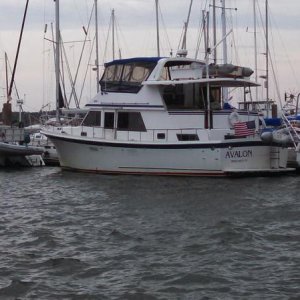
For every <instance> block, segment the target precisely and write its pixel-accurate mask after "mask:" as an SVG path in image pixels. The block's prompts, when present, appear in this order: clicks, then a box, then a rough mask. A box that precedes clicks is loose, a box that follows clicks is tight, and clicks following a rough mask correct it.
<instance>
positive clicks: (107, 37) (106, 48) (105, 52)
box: [103, 17, 112, 61]
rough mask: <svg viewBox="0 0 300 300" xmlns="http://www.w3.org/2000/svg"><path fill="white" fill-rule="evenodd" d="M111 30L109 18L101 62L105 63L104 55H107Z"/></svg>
mask: <svg viewBox="0 0 300 300" xmlns="http://www.w3.org/2000/svg"><path fill="white" fill-rule="evenodd" d="M111 28H112V17H110V21H109V26H108V32H107V36H106V41H105V48H104V53H103V61H106V55H107V51H108V40H109V38H110V34H109V33H110V30H111Z"/></svg>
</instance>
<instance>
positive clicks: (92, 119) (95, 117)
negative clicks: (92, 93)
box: [82, 111, 101, 126]
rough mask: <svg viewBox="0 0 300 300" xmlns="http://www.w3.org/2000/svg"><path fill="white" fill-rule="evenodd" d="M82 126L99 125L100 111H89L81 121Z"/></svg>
mask: <svg viewBox="0 0 300 300" xmlns="http://www.w3.org/2000/svg"><path fill="white" fill-rule="evenodd" d="M82 125H83V126H101V111H90V112H89V113H88V114H87V115H86V117H85V118H84V120H83V122H82Z"/></svg>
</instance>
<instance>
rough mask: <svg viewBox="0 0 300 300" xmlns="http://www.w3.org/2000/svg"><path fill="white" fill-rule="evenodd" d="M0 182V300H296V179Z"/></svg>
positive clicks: (19, 176) (36, 174)
mask: <svg viewBox="0 0 300 300" xmlns="http://www.w3.org/2000/svg"><path fill="white" fill-rule="evenodd" d="M0 185H1V188H0V234H1V239H0V299H1V300H2V299H3V300H13V299H24V300H25V299H47V300H48V299H51V300H52V299H53V300H57V299H67V300H69V299H70V300H71V299H72V300H73V299H75V300H76V299H83V300H89V299H97V300H98V299H104V300H105V299H109V300H115V299H122V300H123V299H138V300H141V299H146V300H148V299H149V300H152V299H158V300H162V299H167V300H173V299H174V300H185V299H187V300H194V299H195V300H199V299H207V300H208V299H233V300H239V299H247V300H252V299H253V300H254V299H255V300H256V299H271V300H273V299H274V300H277V299H278V300H287V299H289V300H290V299H292V300H294V299H298V298H300V297H297V296H300V288H299V282H300V277H299V274H300V272H299V268H300V262H299V253H300V249H299V242H300V234H299V227H300V223H299V222H300V220H299V213H300V207H299V205H300V204H299V200H298V198H299V194H300V177H280V178H272V179H269V178H247V179H217V180H214V179H206V178H188V179H187V178H161V177H143V176H104V175H90V174H81V173H73V172H62V171H60V169H59V168H36V169H31V170H26V171H24V172H23V171H22V172H18V171H9V172H2V171H0ZM3 187H5V188H3ZM15 278H18V279H15Z"/></svg>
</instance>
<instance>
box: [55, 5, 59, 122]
mask: <svg viewBox="0 0 300 300" xmlns="http://www.w3.org/2000/svg"><path fill="white" fill-rule="evenodd" d="M55 37H56V42H55V44H56V47H55V81H56V121H57V122H59V121H60V120H59V73H60V23H59V0H55Z"/></svg>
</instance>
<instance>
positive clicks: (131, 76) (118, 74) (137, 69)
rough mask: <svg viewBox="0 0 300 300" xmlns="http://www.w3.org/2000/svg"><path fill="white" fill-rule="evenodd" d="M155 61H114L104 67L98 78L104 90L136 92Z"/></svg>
mask: <svg viewBox="0 0 300 300" xmlns="http://www.w3.org/2000/svg"><path fill="white" fill-rule="evenodd" d="M155 65H156V63H153V62H128V63H125V64H124V63H115V64H112V65H108V66H107V67H106V68H105V71H104V74H103V76H102V78H101V80H100V85H101V90H102V91H105V92H123V93H138V92H139V90H140V89H141V87H142V85H141V83H142V82H143V81H144V80H146V79H147V78H148V76H149V75H150V73H151V72H152V70H153V69H154V67H155Z"/></svg>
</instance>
